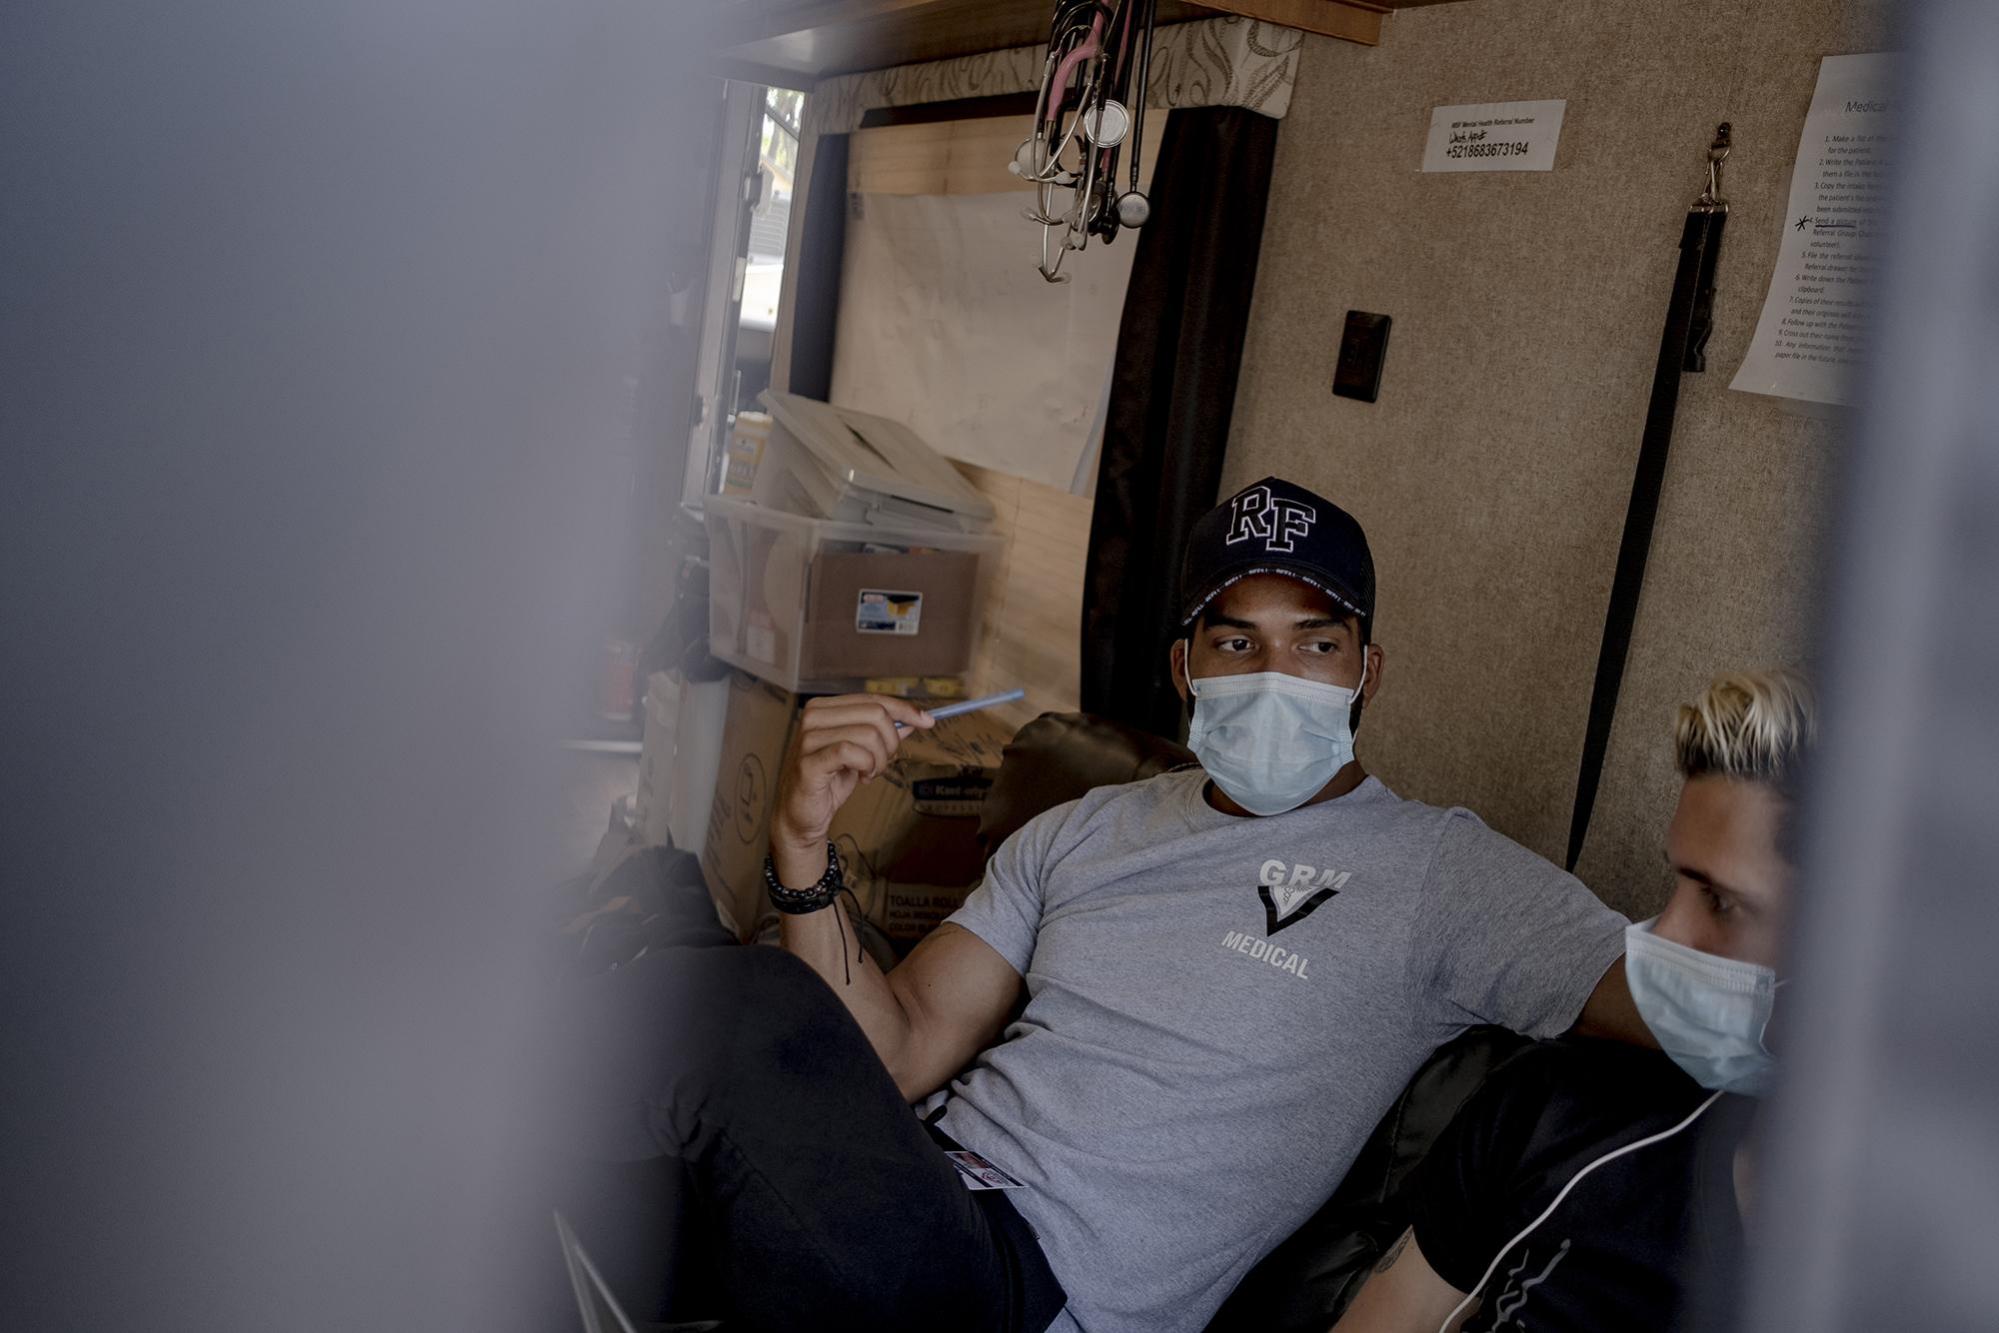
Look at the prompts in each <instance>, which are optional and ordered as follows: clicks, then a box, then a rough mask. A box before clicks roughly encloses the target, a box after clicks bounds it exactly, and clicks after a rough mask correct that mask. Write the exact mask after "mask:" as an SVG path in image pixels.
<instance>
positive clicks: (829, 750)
mask: <svg viewBox="0 0 1999 1333" xmlns="http://www.w3.org/2000/svg"><path fill="white" fill-rule="evenodd" d="M898 722H900V723H902V724H903V725H905V726H907V727H911V728H914V729H916V730H920V731H927V730H929V728H930V727H932V726H934V725H935V722H934V721H933V719H932V718H931V716H930V714H928V713H926V712H924V711H923V710H922V709H921V708H918V707H917V706H916V705H915V704H912V703H910V702H909V701H908V700H906V699H897V698H894V697H893V696H890V695H885V694H842V695H836V696H834V697H832V698H827V699H814V700H812V701H811V702H810V703H808V704H806V705H805V712H804V715H803V716H802V717H801V718H800V719H799V723H798V735H797V738H796V739H795V740H794V741H793V742H792V746H791V753H790V754H789V755H787V756H786V758H785V763H784V772H783V774H782V775H781V776H780V777H779V779H778V784H777V810H776V812H775V813H774V814H773V815H772V816H771V823H770V856H771V863H772V865H773V867H774V868H775V869H776V871H777V882H778V883H780V884H782V885H784V886H785V887H786V888H790V889H804V888H810V887H811V886H812V885H813V884H815V883H817V882H818V880H819V877H820V876H821V875H823V874H825V873H826V833H827V830H828V829H830V828H832V826H833V816H834V815H836V814H838V813H839V810H840V807H841V806H843V805H845V804H846V803H847V798H848V797H850V796H852V795H853V794H854V789H855V788H856V787H858V786H860V785H861V784H862V783H863V782H869V781H872V780H873V779H875V778H878V777H880V776H881V775H882V774H883V773H885V772H887V771H888V764H889V760H891V759H893V758H894V757H895V752H896V750H897V749H898V748H899V747H900V746H901V744H902V735H901V733H899V732H898V731H897V730H896V725H895V724H896V723H898Z"/></svg>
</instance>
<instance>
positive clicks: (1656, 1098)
mask: <svg viewBox="0 0 1999 1333" xmlns="http://www.w3.org/2000/svg"><path fill="white" fill-rule="evenodd" d="M1813 715H1814V708H1813V702H1812V694H1811V689H1810V687H1809V685H1808V684H1807V683H1806V681H1805V679H1804V677H1803V676H1801V675H1799V674H1798V673H1796V672H1792V671H1783V670H1772V671H1755V672H1736V673H1731V674H1729V675H1725V676H1721V677H1719V678H1717V679H1716V680H1715V681H1713V682H1712V683H1711V684H1710V685H1709V686H1708V687H1707V689H1706V690H1704V691H1703V692H1702V693H1701V695H1700V697H1699V698H1698V699H1695V700H1694V701H1693V702H1691V703H1688V704H1685V705H1683V706H1682V707H1681V708H1680V711H1679V718H1678V722H1677V724H1676V726H1675V728H1674V734H1673V742H1674V752H1675V757H1676V759H1677V761H1678V764H1679V769H1680V774H1681V776H1682V778H1683V779H1684V780H1685V781H1684V783H1683V785H1682V786H1681V789H1680V801H1679V808H1678V809H1677V810H1676V811H1675V812H1674V814H1673V820H1672V824H1671V826H1670V827H1669V828H1668V829H1667V832H1666V859H1667V861H1668V862H1669V863H1670V864H1671V866H1672V868H1673V874H1674V877H1675V886H1674V889H1673V894H1672V897H1671V898H1670V899H1669V900H1668V901H1667V904H1666V908H1665V910H1664V911H1663V912H1661V913H1660V914H1659V915H1658V916H1657V917H1655V918H1654V919H1653V920H1651V921H1648V922H1640V923H1638V924H1637V925H1634V926H1632V927H1631V929H1630V931H1629V933H1628V935H1627V938H1626V946H1627V951H1626V955H1625V967H1626V970H1627V972H1628V974H1629V977H1630V982H1631V992H1632V998H1633V999H1634V1000H1635V1001H1636V1003H1637V1005H1638V1010H1639V1013H1640V1014H1641V1015H1642V1016H1643V1017H1644V1019H1645V1022H1646V1025H1647V1026H1648V1027H1650V1028H1651V1030H1652V1033H1653V1035H1654V1036H1655V1037H1657V1038H1658V1041H1659V1046H1660V1050H1659V1051H1646V1050H1640V1049H1638V1048H1636V1047H1631V1046H1626V1045H1623V1044H1621V1043H1616V1042H1601V1041H1590V1040H1587V1039H1582V1038H1563V1039H1562V1040H1559V1041H1553V1042H1543V1043H1539V1044H1537V1045H1535V1046H1533V1047H1531V1048H1529V1049H1528V1050H1526V1051H1523V1052H1522V1053H1521V1054H1520V1055H1518V1056H1516V1057H1514V1058H1513V1059H1512V1060H1511V1061H1509V1062H1508V1063H1507V1064H1506V1065H1504V1066H1503V1067H1501V1069H1500V1070H1499V1071H1497V1072H1496V1073H1495V1074H1494V1075H1493V1076H1492V1078H1490V1079H1489V1080H1488V1081H1487V1082H1486V1084H1485V1086H1484V1087H1482V1088H1481V1089H1480V1090H1479V1091H1478V1093H1477V1094H1476V1095H1475V1096H1474V1097H1473V1098H1472V1100H1471V1101H1470V1102H1468V1103H1467V1104H1466V1106H1465V1108H1464V1110H1463V1111H1462V1112H1460V1113H1459V1115H1458V1117H1457V1119H1456V1120H1455V1121H1454V1122H1453V1123H1452V1125H1451V1127H1450V1129H1449V1130H1447V1131H1446V1132H1445V1134H1444V1137H1443V1138H1442V1139H1441V1140H1440V1141H1439V1142H1438V1144H1437V1146H1436V1147H1435V1149H1433V1150H1432V1152H1431V1154H1430V1156H1429V1158H1428V1159H1427V1160H1426V1161H1425V1162H1424V1164H1423V1167H1422V1170H1421V1173H1420V1176H1419V1178H1418V1181H1417V1183H1416V1186H1415V1189H1414V1196H1415V1201H1414V1203H1413V1205H1412V1207H1411V1220H1412V1225H1411V1227H1410V1228H1409V1230H1408V1231H1406V1232H1404V1233H1403V1236H1402V1239H1401V1240H1400V1241H1398V1242H1397V1243H1396V1244H1395V1246H1394V1247H1393V1248H1392V1249H1391V1250H1390V1251H1389V1253H1388V1254H1387V1256H1386V1257H1385V1258H1384V1259H1383V1260H1382V1262H1381V1264H1380V1265H1379V1266H1377V1268H1376V1270H1375V1274H1374V1276H1373V1277H1372V1278H1370V1279H1369V1280H1368V1283H1367V1285H1366V1286H1365V1287H1363V1288H1362V1289H1361V1292H1360V1294H1359V1295H1358V1296H1357V1297H1356V1298H1355V1300H1354V1303H1353V1305H1352V1307H1351V1308H1349V1309H1348V1310H1347V1312H1346V1314H1345V1316H1344V1317H1342V1318H1341V1320H1340V1321H1339V1323H1338V1324H1337V1325H1336V1326H1335V1333H1438V1330H1439V1329H1442V1328H1448V1329H1450V1330H1453V1331H1454V1333H1455V1331H1456V1330H1464V1331H1465V1333H1484V1331H1485V1330H1501V1329H1523V1330H1524V1329H1532V1330H1537V1333H1538V1331H1540V1330H1548V1331H1549V1333H1566V1331H1568V1330H1575V1331H1576V1333H1581V1331H1582V1330H1602V1329H1618V1330H1620V1333H1624V1331H1626V1330H1629V1331H1631V1333H1642V1331H1643V1330H1652V1329H1656V1330H1661V1333H1664V1330H1668V1329H1671V1328H1674V1327H1676V1326H1678V1325H1679V1324H1680V1323H1681V1321H1682V1317H1683V1315H1684V1314H1685V1312H1686V1307H1687V1304H1688V1295H1689V1287H1690V1286H1691V1283H1692V1280H1693V1277H1694V1275H1695V1274H1697V1273H1699V1274H1703V1275H1705V1276H1707V1277H1709V1278H1710V1279H1712V1278H1714V1277H1716V1275H1717V1270H1720V1273H1719V1276H1720V1280H1721V1281H1723V1282H1726V1280H1727V1273H1728V1271H1729V1270H1730V1269H1731V1268H1732V1266H1733V1265H1734V1263H1735V1262H1736V1260H1737V1258H1738V1256H1739V1255H1740V1253H1741V1245H1742V1212H1743V1209H1744V1208H1745V1207H1746V1204H1747V1199H1748V1181H1749V1172H1748V1169H1747V1163H1748V1151H1747V1148H1746V1144H1747V1143H1748V1141H1749V1138H1750V1134H1751V1130H1752V1129H1753V1121H1754V1116H1755V1109H1756V1105H1757V1102H1756V1098H1757V1097H1758V1096H1760V1095H1761V1094H1762V1093H1763V1092H1764V1091H1765V1089H1766V1088H1767V1086H1768V1083H1769V1079H1770V1073H1771V1056H1770V1052H1769V1050H1768V1048H1767V1047H1766V1046H1765V1045H1764V1042H1763V1038H1764V1033H1765V1029H1766V1028H1767V1027H1768V1025H1769V1022H1770V1016H1771V1009H1772V1003H1773V1000H1774V998H1775V994H1776V990H1777V986H1778V979H1777V974H1776V970H1775V969H1776V966H1777V963H1778V960H1779V957H1780V954H1781V950H1782V940H1783V933H1784V926H1785V921H1786V918H1787V916H1788V908H1789V899H1790V894H1791V878H1792V869H1791V859H1790V855H1789V852H1788V841H1789V839H1788V828H1789V824H1790V819H1789V816H1790V813H1791V809H1792V804H1793V802H1794V801H1795V799H1796V791H1797V782H1798V777H1799V773H1800V771H1801V769H1802V768H1803V766H1804V763H1805V758H1806V756H1807V754H1808V753H1809V751H1810V748H1811V743H1812V739H1813V733H1814V720H1813Z"/></svg>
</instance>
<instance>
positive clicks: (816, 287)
mask: <svg viewBox="0 0 1999 1333" xmlns="http://www.w3.org/2000/svg"><path fill="white" fill-rule="evenodd" d="M805 188H806V197H805V200H804V204H805V207H804V208H803V209H802V210H801V212H802V214H803V216H804V218H805V219H806V220H807V223H808V224H809V225H806V226H804V227H802V228H799V229H797V230H795V231H794V232H793V233H792V236H793V240H794V241H795V244H794V245H793V247H792V252H791V253H792V259H791V261H790V262H792V263H793V264H795V265H797V268H798V277H797V280H796V282H795V284H794V286H793V287H792V297H791V300H792V308H791V321H790V328H789V330H788V331H787V332H788V333H789V335H790V339H791V355H790V357H789V365H790V371H789V375H788V377H787V378H786V379H785V380H784V381H782V383H783V385H784V387H786V388H789V389H790V390H791V391H792V392H793V393H800V394H804V395H805V396H806V397H807V398H818V399H822V400H823V399H827V398H830V397H831V396H832V393H833V331H834V329H835V328H836V327H837V326H838V324H839V321H840V267H841V265H842V263H843V262H844V258H845V255H846V252H847V136H846V135H844V134H822V135H820V136H819V141H818V143H817V144H816V145H815V146H814V147H813V150H812V177H811V179H810V180H809V181H807V182H806V187H805ZM772 382H773V383H778V382H779V381H777V379H776V377H775V376H773V377H772Z"/></svg>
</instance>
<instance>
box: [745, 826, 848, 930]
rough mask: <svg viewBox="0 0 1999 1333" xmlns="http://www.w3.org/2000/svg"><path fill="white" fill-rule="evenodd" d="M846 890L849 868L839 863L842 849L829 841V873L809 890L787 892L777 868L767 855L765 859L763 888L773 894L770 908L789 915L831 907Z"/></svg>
mask: <svg viewBox="0 0 1999 1333" xmlns="http://www.w3.org/2000/svg"><path fill="white" fill-rule="evenodd" d="M846 887H847V868H846V866H845V865H843V864H842V863H841V861H840V849H839V848H838V847H836V846H834V845H833V844H832V843H830V842H829V843H827V844H826V873H825V874H823V875H821V876H820V877H819V882H818V883H817V884H814V885H813V886H812V887H811V888H809V889H787V888H785V887H784V885H782V884H780V883H778V882H777V866H776V865H775V864H774V863H773V862H772V860H771V858H770V856H769V855H768V854H766V855H765V856H764V889H765V891H766V892H768V893H769V894H770V903H771V906H772V907H775V908H776V909H777V910H778V911H780V912H783V913H785V914H786V915H787V916H803V915H804V914H805V913H807V912H816V911H818V910H819V909H820V908H822V907H830V906H832V905H833V900H834V899H835V898H838V897H839V896H840V893H841V891H842V890H843V889H845V888H846Z"/></svg>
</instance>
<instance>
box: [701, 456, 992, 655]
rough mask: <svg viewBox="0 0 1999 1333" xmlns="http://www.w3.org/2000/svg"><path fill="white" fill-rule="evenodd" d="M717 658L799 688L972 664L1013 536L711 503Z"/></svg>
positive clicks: (719, 499) (712, 644)
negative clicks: (987, 602)
mask: <svg viewBox="0 0 1999 1333" xmlns="http://www.w3.org/2000/svg"><path fill="white" fill-rule="evenodd" d="M705 509H706V514H707V523H708V531H709V562H710V563H709V601H708V608H709V610H708V646H709V651H711V652H712V653H714V654H715V656H717V657H719V658H721V659H722V660H723V661H726V662H731V663H733V664H735V665H736V666H739V667H741V668H743V669H744V670H745V671H751V672H754V673H755V674H757V675H759V676H761V677H763V678H764V679H766V680H768V681H770V682H771V683H772V684H775V685H780V686H783V687H784V688H785V689H787V690H794V691H798V692H801V693H807V694H813V693H820V694H831V693H842V692H845V691H848V690H855V689H858V688H860V686H861V683H862V682H863V681H865V680H868V679H871V678H873V677H877V676H918V677H921V676H955V675H959V674H961V673H962V672H964V671H965V670H966V669H967V668H968V667H970V665H971V662H972V658H973V656H974V653H975V650H976V647H977V640H978V634H979V628H980V618H981V609H982V608H981V600H982V599H983V597H984V596H985V594H986V590H987V586H988V585H989V584H990V583H991V581H992V579H993V577H994V572H995V570H996V569H997V567H998V559H999V555H1000V552H1001V550H1002V549H1003V547H1004V540H1003V539H1002V538H999V537H995V536H991V535H988V534H983V533H944V532H922V531H914V530H903V529H898V528H893V527H888V526H884V525H879V524H856V523H836V522H831V521H826V520H819V519H808V518H800V517H798V516H796V515H793V514H786V513H782V512H780V511H778V510H775V509H767V508H762V507H759V506H756V505H751V504H744V503H743V502H741V501H739V500H734V499H731V498H730V497H728V496H721V495H716V496H710V497H709V498H708V500H707V502H706V505H705Z"/></svg>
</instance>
